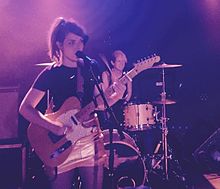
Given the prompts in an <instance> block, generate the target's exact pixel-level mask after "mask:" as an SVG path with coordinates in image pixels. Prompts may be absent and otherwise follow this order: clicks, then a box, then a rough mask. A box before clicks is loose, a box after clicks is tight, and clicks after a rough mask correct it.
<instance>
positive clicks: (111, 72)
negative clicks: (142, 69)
mask: <svg viewBox="0 0 220 189" xmlns="http://www.w3.org/2000/svg"><path fill="white" fill-rule="evenodd" d="M100 57H101V59H102V61H103V62H104V63H105V65H106V68H107V69H106V70H105V71H104V72H103V73H102V78H101V79H102V83H101V85H100V86H101V88H102V90H103V91H105V90H106V89H107V88H108V87H109V86H110V85H112V84H113V83H114V82H116V81H117V80H119V79H120V78H121V77H122V76H123V74H124V69H125V66H126V64H127V56H126V55H125V53H124V52H123V51H121V50H115V51H114V52H113V53H112V55H111V60H110V61H108V60H107V58H106V57H105V56H104V55H100ZM96 93H97V90H96ZM131 95H132V83H131V82H128V83H127V84H126V90H125V92H124V95H123V98H122V99H121V100H119V101H118V102H117V103H116V104H114V105H113V106H112V110H113V112H114V114H115V116H116V119H117V121H118V123H119V124H120V125H123V121H124V120H123V106H124V104H126V103H127V102H128V101H129V100H130V98H131ZM98 116H99V120H100V124H101V128H102V129H107V128H108V126H107V125H108V124H107V122H106V121H107V120H108V118H109V115H108V113H106V112H104V111H102V112H98ZM114 127H117V126H114Z"/></svg>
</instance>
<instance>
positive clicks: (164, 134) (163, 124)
mask: <svg viewBox="0 0 220 189" xmlns="http://www.w3.org/2000/svg"><path fill="white" fill-rule="evenodd" d="M161 101H162V117H161V129H162V146H163V155H164V157H163V160H164V168H165V169H164V174H165V179H166V180H168V158H170V157H168V144H167V135H168V128H167V117H166V84H165V71H164V68H163V69H162V93H161Z"/></svg>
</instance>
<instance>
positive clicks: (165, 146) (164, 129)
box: [152, 68, 171, 180]
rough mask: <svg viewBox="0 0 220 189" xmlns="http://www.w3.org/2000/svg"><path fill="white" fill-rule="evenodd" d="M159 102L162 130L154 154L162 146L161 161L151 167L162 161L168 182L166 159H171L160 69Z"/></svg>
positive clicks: (163, 75)
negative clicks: (160, 87) (160, 139)
mask: <svg viewBox="0 0 220 189" xmlns="http://www.w3.org/2000/svg"><path fill="white" fill-rule="evenodd" d="M160 95H161V102H162V117H161V119H160V122H161V130H162V141H160V142H159V143H158V145H157V146H156V149H155V151H154V154H156V153H157V152H158V151H159V148H160V146H161V145H162V151H163V154H162V157H161V159H160V160H159V161H158V162H156V163H155V164H154V165H153V167H152V168H153V169H154V168H156V167H157V166H158V165H159V164H160V163H161V162H162V161H163V165H164V176H165V179H166V180H168V159H171V155H169V156H168V142H167V135H168V128H167V120H168V119H167V117H166V83H165V71H164V68H163V69H162V92H161V94H160Z"/></svg>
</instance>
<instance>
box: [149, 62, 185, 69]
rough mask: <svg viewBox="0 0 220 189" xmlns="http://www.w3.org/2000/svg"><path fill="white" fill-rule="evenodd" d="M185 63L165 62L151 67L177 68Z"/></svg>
mask: <svg viewBox="0 0 220 189" xmlns="http://www.w3.org/2000/svg"><path fill="white" fill-rule="evenodd" d="M181 66H183V65H181V64H166V63H163V64H160V65H158V66H153V67H151V68H152V69H154V68H177V67H181Z"/></svg>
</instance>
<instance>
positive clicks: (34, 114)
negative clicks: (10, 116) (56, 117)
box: [19, 88, 66, 135]
mask: <svg viewBox="0 0 220 189" xmlns="http://www.w3.org/2000/svg"><path fill="white" fill-rule="evenodd" d="M44 95H45V92H43V91H40V90H38V89H34V88H31V89H30V90H29V91H28V93H27V94H26V96H25V97H24V99H23V101H22V103H21V105H20V108H19V112H20V113H21V115H23V116H24V117H25V118H26V119H27V120H28V121H30V122H32V123H34V124H37V125H39V126H42V127H43V128H45V129H48V130H50V131H52V132H54V133H55V134H57V135H62V134H63V133H64V131H65V130H66V127H63V125H62V124H61V123H58V122H53V121H51V120H49V119H48V118H47V117H46V116H44V115H43V114H42V113H41V112H40V111H38V110H37V109H36V106H37V104H38V103H39V102H40V100H41V99H42V98H43V96H44Z"/></svg>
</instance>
